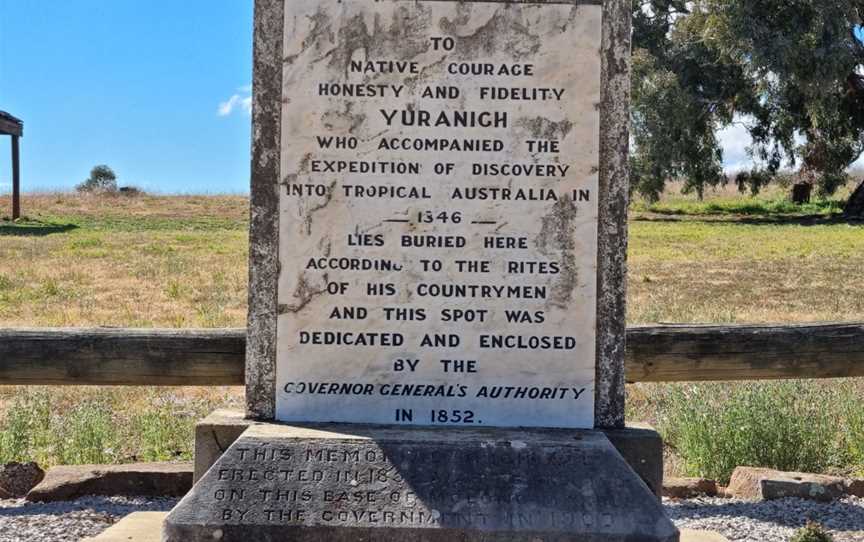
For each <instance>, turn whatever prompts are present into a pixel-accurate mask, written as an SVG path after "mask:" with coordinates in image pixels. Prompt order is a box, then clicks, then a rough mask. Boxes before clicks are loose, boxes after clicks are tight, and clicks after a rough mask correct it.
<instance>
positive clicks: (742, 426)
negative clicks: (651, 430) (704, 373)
mask: <svg viewBox="0 0 864 542" xmlns="http://www.w3.org/2000/svg"><path fill="white" fill-rule="evenodd" d="M850 399H851V397H850V396H849V395H848V394H846V393H840V392H839V391H838V389H837V388H833V387H832V386H830V385H818V384H814V383H808V382H804V381H788V382H779V383H746V384H705V385H690V386H685V385H676V386H670V390H669V391H668V393H667V396H666V397H665V399H664V400H663V404H661V405H659V411H660V413H659V416H658V424H659V428H660V430H661V432H662V433H663V436H664V438H665V440H666V442H667V443H668V444H669V445H670V446H671V447H672V448H673V449H674V450H675V451H676V452H677V453H678V454H679V455H680V457H681V459H682V461H683V467H684V470H685V471H686V474H688V475H690V476H703V477H708V478H714V479H717V480H720V481H721V482H724V483H725V482H727V481H728V480H729V477H730V475H731V474H732V471H733V470H734V469H735V467H736V466H739V465H750V466H760V467H770V468H775V469H779V470H792V471H805V472H824V471H826V470H829V469H830V468H831V467H838V466H841V465H843V464H844V463H845V461H846V460H848V458H849V455H850V454H849V452H848V449H847V447H846V446H847V443H846V439H845V438H844V436H843V435H844V433H845V431H844V429H843V428H842V426H843V425H844V424H843V423H840V422H841V419H840V417H841V416H842V415H843V414H842V410H843V409H844V408H846V409H847V410H848V409H854V410H856V411H857V412H859V413H860V412H861V409H862V407H861V405H860V402H858V401H854V400H851V401H850V402H851V403H856V405H855V406H854V407H853V406H851V405H850V404H846V402H847V401H848V400H850ZM847 416H848V414H847Z"/></svg>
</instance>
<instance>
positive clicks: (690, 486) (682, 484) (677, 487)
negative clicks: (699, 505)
mask: <svg viewBox="0 0 864 542" xmlns="http://www.w3.org/2000/svg"><path fill="white" fill-rule="evenodd" d="M699 495H707V496H709V497H714V496H716V495H717V482H715V481H714V480H705V479H704V478H666V479H665V480H663V496H664V497H670V498H673V499H690V498H693V497H697V496H699Z"/></svg>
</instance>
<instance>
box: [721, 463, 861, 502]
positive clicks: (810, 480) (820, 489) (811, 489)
mask: <svg viewBox="0 0 864 542" xmlns="http://www.w3.org/2000/svg"><path fill="white" fill-rule="evenodd" d="M845 482H846V481H845V480H844V479H843V478H840V477H837V476H827V475H824V474H809V473H806V472H783V471H777V470H772V469H765V468H757V467H736V468H735V470H734V471H733V472H732V477H731V479H730V480H729V487H728V488H727V493H728V494H729V495H731V496H733V497H738V498H741V499H755V500H772V499H783V498H786V497H797V498H799V499H810V500H813V501H820V502H828V501H833V500H835V499H839V498H841V497H842V496H843V495H844V494H846V486H845Z"/></svg>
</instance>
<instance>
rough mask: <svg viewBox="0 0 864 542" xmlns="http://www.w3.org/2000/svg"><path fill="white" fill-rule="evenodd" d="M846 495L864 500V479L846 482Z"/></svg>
mask: <svg viewBox="0 0 864 542" xmlns="http://www.w3.org/2000/svg"><path fill="white" fill-rule="evenodd" d="M845 486H846V494H847V495H852V496H854V497H862V498H864V479H855V478H853V479H851V480H846V482H845Z"/></svg>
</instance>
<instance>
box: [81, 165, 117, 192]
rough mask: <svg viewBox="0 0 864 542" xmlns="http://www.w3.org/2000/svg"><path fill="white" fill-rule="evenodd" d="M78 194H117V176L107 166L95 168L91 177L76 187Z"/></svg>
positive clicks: (91, 172)
mask: <svg viewBox="0 0 864 542" xmlns="http://www.w3.org/2000/svg"><path fill="white" fill-rule="evenodd" d="M75 189H76V190H77V191H78V192H116V191H117V175H116V174H115V173H114V170H113V169H111V168H110V167H108V166H106V165H104V164H103V165H98V166H94V167H93V169H91V170H90V177H88V178H87V179H85V180H84V182H82V183H81V184H79V185H78V186H76V187H75Z"/></svg>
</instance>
